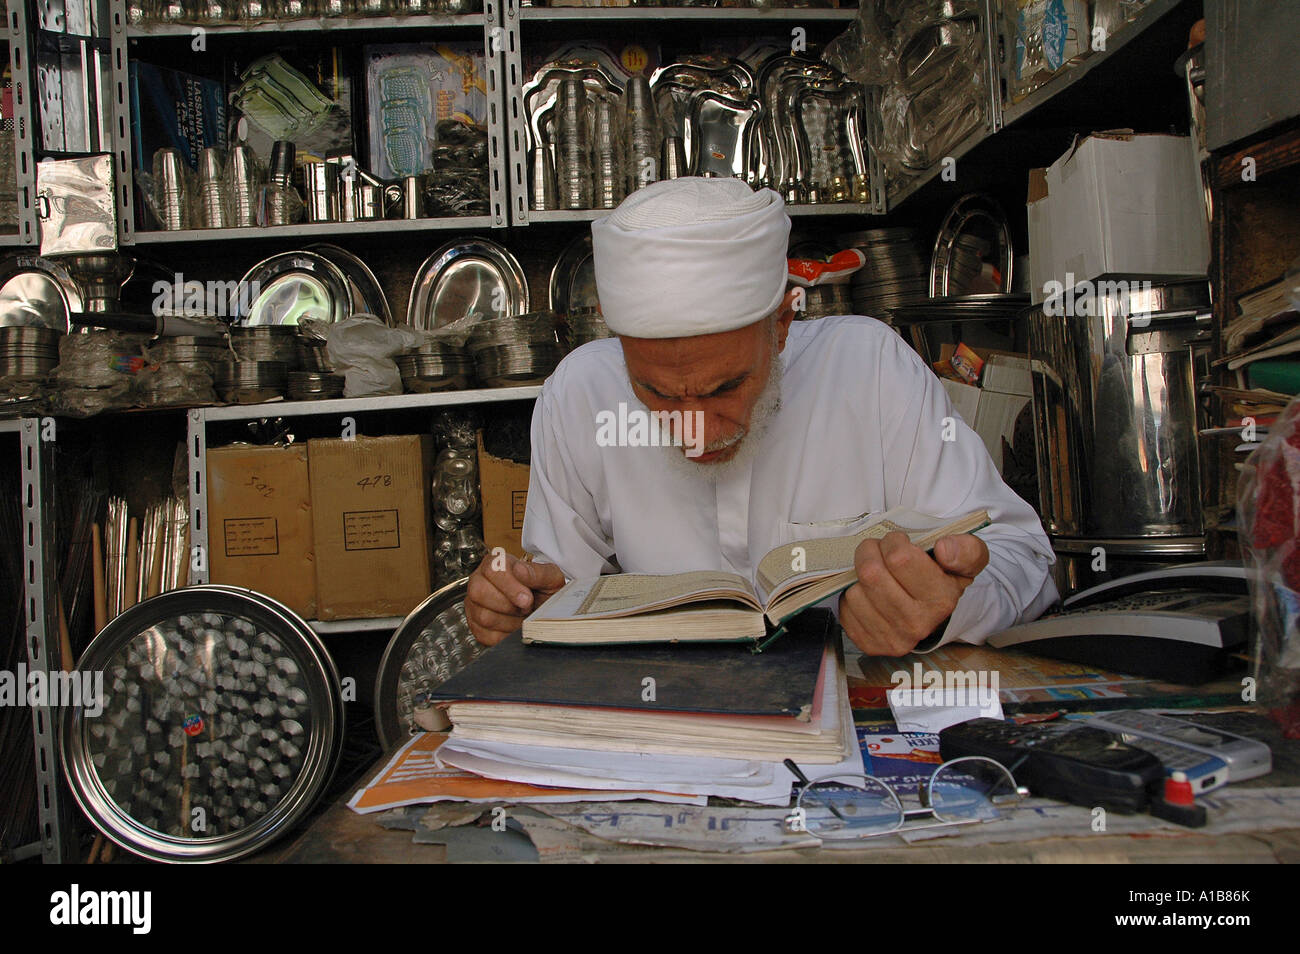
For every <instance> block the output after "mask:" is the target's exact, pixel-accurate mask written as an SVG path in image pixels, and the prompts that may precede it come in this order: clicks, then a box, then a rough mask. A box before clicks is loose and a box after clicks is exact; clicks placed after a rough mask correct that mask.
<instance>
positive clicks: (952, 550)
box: [840, 531, 989, 656]
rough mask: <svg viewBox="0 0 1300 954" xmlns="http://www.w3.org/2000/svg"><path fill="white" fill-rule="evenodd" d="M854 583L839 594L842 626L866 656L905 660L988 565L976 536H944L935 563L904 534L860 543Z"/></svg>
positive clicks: (936, 547) (986, 551) (986, 550)
mask: <svg viewBox="0 0 1300 954" xmlns="http://www.w3.org/2000/svg"><path fill="white" fill-rule="evenodd" d="M853 563H854V568H855V569H856V570H857V574H858V582H857V583H855V584H853V586H851V587H849V588H848V589H847V590H845V591H844V593H843V595H841V596H840V625H841V626H843V627H844V632H845V633H846V634H847V635H848V637H849V639H851V640H853V643H854V645H856V646H857V647H858V648H859V649H861V650H862V651H863V652H864V653H866V654H867V655H869V656H903V655H906V654H907V653H910V652H911V651H912V650H913V649H915V648H916V645H917V643H919V642H921V640H923V639H925V638H926V637H927V636H929V635H930V634H931V633H932V632H934V631H935V630H936V629H938V628H939V626H940V624H942V623H943V621H944V620H946V619H947V618H948V617H949V616H951V615H952V611H953V610H954V609H955V608H956V606H957V600H958V599H960V598H961V594H962V593H963V592H964V591H965V589H966V587H968V586H970V585H971V583H973V582H974V580H975V577H976V576H977V575H978V574H979V572H980V571H981V570H983V569H984V568H985V567H986V566H988V563H989V548H988V547H987V546H986V545H985V543H984V541H983V540H981V539H980V538H979V537H977V536H975V535H974V534H969V533H963V534H958V535H956V536H951V537H943V538H942V539H941V540H939V541H938V542H937V543H936V544H935V545H934V559H931V558H930V556H929V555H928V554H927V553H926V552H925V551H924V550H922V549H921V548H920V547H918V546H915V545H914V544H913V543H912V541H911V540H909V539H908V537H907V534H905V533H900V532H899V531H894V532H893V533H891V534H889V535H888V536H886V537H885V538H884V539H883V540H863V541H862V543H860V544H859V545H858V549H857V551H856V552H855V553H854V554H853Z"/></svg>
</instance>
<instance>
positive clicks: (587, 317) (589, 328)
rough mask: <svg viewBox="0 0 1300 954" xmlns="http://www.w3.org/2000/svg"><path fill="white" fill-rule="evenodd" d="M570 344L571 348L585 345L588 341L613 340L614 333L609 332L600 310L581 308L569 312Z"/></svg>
mask: <svg viewBox="0 0 1300 954" xmlns="http://www.w3.org/2000/svg"><path fill="white" fill-rule="evenodd" d="M568 323H569V344H570V346H571V347H574V348H576V347H578V346H579V345H584V344H586V343H587V342H588V341H596V340H598V339H600V338H612V337H614V332H612V331H610V330H609V325H607V324H605V319H604V318H602V317H601V314H600V309H599V308H579V309H576V310H575V311H571V312H569V317H568Z"/></svg>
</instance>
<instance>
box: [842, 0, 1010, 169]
mask: <svg viewBox="0 0 1300 954" xmlns="http://www.w3.org/2000/svg"><path fill="white" fill-rule="evenodd" d="M898 6H899V5H897V4H895V3H893V2H892V0H863V3H862V4H861V6H860V7H859V11H858V16H857V18H856V19H855V20H854V22H853V23H852V24H851V25H850V26H849V28H848V29H847V30H845V32H844V33H843V34H841V35H840V36H839V37H837V38H836V39H835V40H833V41H832V42H831V43H830V44H828V45H827V48H826V52H825V54H824V57H823V58H824V59H825V60H826V62H828V63H830V64H832V65H833V66H835V67H836V68H838V69H840V70H842V71H843V72H844V73H845V75H847V76H848V77H849V78H850V79H853V80H855V81H857V82H859V83H862V84H863V85H865V86H878V87H880V90H881V106H880V116H881V119H882V127H883V128H882V130H881V135H880V137H879V140H878V142H877V143H876V151H877V154H878V155H879V156H880V158H881V159H882V161H883V162H884V165H885V170H886V173H887V175H888V178H889V181H890V187H891V189H892V188H894V187H896V185H897V184H898V183H899V182H900V181H905V180H906V179H908V178H910V177H911V176H914V175H917V174H919V173H921V172H923V171H925V170H926V169H928V168H930V167H931V166H933V165H934V164H935V163H937V162H938V161H939V159H940V158H941V157H943V156H946V155H949V154H950V151H951V149H952V148H953V147H954V146H955V145H957V143H959V142H960V141H961V140H962V139H963V138H965V137H966V136H967V135H969V134H970V133H971V132H972V131H974V130H975V129H976V128H977V127H978V126H979V125H980V124H981V123H983V122H984V119H985V115H986V113H987V105H986V99H987V97H988V89H987V83H986V81H985V69H984V66H983V59H984V56H985V46H986V42H985V41H986V38H985V36H984V33H983V31H982V29H981V27H980V23H981V18H982V16H983V10H984V5H983V3H981V2H979V0H919V2H917V3H912V4H906V5H902V6H901V8H899V9H896V7H898Z"/></svg>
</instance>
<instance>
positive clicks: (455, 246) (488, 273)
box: [406, 239, 528, 329]
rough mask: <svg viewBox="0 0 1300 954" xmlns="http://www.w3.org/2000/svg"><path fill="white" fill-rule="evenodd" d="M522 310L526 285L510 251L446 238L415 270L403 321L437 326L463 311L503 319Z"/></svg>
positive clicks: (457, 317)
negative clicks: (445, 242)
mask: <svg viewBox="0 0 1300 954" xmlns="http://www.w3.org/2000/svg"><path fill="white" fill-rule="evenodd" d="M527 311H528V283H527V282H526V281H525V280H524V270H523V269H522V268H521V267H520V266H519V261H518V259H516V258H515V257H514V256H513V255H511V254H510V252H509V251H508V250H507V249H505V248H503V247H502V246H500V245H498V244H497V243H496V242H491V241H488V240H487V239H470V240H462V241H455V242H448V243H447V244H446V245H444V246H442V247H441V248H440V249H438V250H437V251H436V252H434V253H433V254H432V255H430V256H429V257H428V258H427V259H425V260H424V264H422V265H421V266H420V268H419V270H418V271H417V272H416V273H415V281H414V282H413V283H412V285H411V300H410V304H409V306H408V307H407V310H406V322H407V324H409V325H410V326H411V327H412V328H419V329H431V328H441V327H442V326H443V325H449V324H451V323H452V322H453V321H459V320H460V319H461V318H464V317H466V316H467V315H477V316H478V318H479V319H483V318H503V317H506V316H507V315H522V314H524V313H525V312H527Z"/></svg>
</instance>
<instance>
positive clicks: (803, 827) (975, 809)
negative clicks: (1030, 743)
mask: <svg viewBox="0 0 1300 954" xmlns="http://www.w3.org/2000/svg"><path fill="white" fill-rule="evenodd" d="M785 766H786V768H788V769H790V771H791V772H793V773H794V774H795V776H796V777H797V778H798V779H799V781H800V782H801V783H802V788H801V789H800V791H799V797H798V799H796V801H795V805H794V808H792V809H791V810H790V814H789V815H788V816H787V817H786V820H785V827H786V830H787V831H790V832H799V833H808V834H811V835H814V836H816V837H817V838H821V839H823V840H838V839H845V840H847V839H854V838H871V837H873V836H875V835H885V834H889V833H891V832H901V831H919V830H922V829H926V828H943V827H947V826H950V825H970V824H974V823H976V822H986V821H992V820H994V819H996V818H999V817H1001V814H1000V812H999V811H998V809H999V807H1006V806H1009V805H1014V804H1016V803H1018V802H1019V801H1020V800H1021V799H1023V798H1024V797H1026V796H1027V795H1028V794H1029V791H1028V789H1025V788H1022V787H1020V786H1018V785H1017V784H1016V780H1015V778H1014V777H1012V775H1011V772H1010V771H1008V770H1007V768H1006V767H1005V766H1003V765H1001V764H1000V763H998V762H995V761H993V760H992V759H989V758H985V757H983V756H980V755H971V756H966V757H965V758H960V759H953V760H952V761H950V762H945V763H944V764H943V765H941V766H939V767H938V768H937V769H935V771H934V774H933V775H931V776H930V777H929V778H928V779H927V780H925V781H923V782H921V783H920V785H919V786H918V791H917V795H918V796H919V798H920V800H921V807H920V808H914V809H908V808H904V807H903V801H902V799H901V798H899V796H898V793H897V792H895V791H894V789H893V788H892V787H890V786H889V785H888V784H887V783H885V782H884V781H882V780H881V779H878V778H874V777H872V776H870V775H824V776H822V777H820V778H815V779H812V780H811V781H810V780H809V779H808V778H807V777H806V776H805V775H804V773H803V772H802V771H800V769H799V766H797V765H796V764H795V763H794V762H793V761H791V760H790V759H786V760H785ZM923 819H932V820H933V822H934V823H933V824H919V825H913V824H909V823H910V822H915V821H920V820H923Z"/></svg>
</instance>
